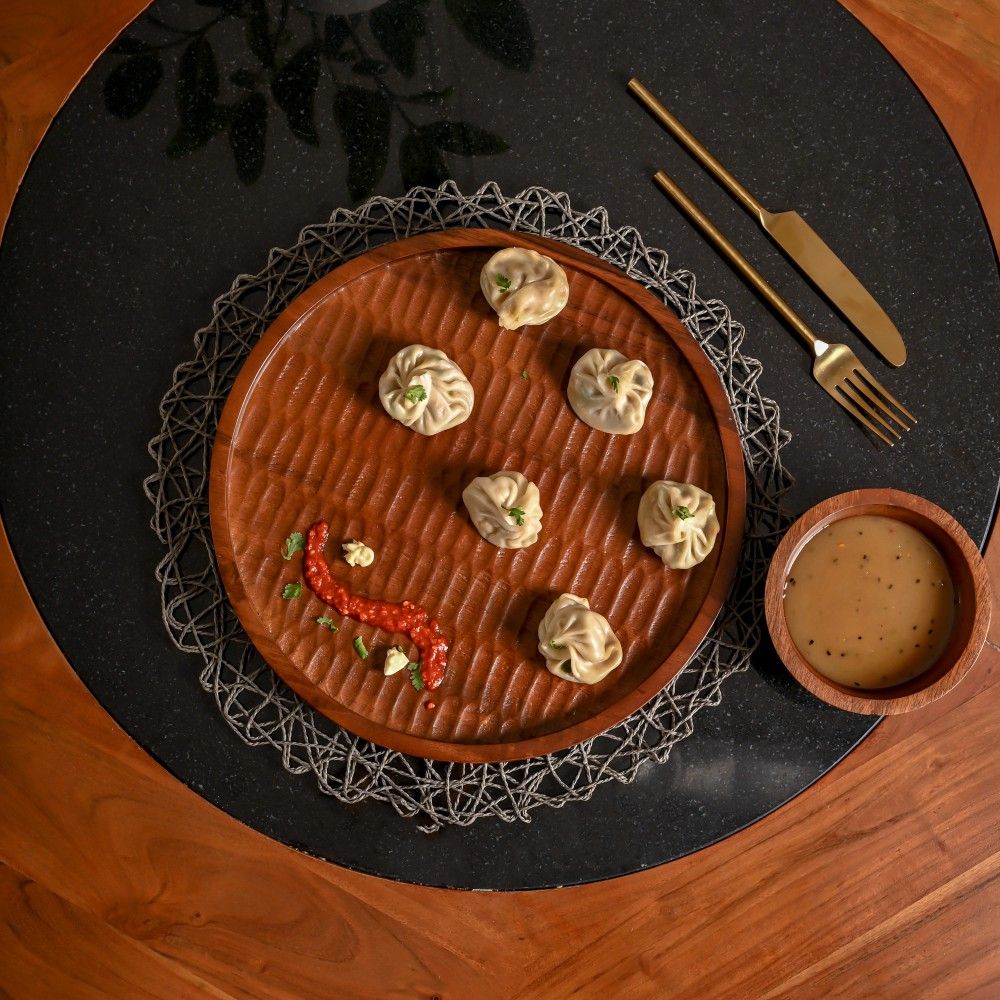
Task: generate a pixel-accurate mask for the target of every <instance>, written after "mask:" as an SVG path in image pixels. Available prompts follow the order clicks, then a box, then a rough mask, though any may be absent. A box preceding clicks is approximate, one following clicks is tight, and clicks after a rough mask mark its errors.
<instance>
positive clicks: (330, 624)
mask: <svg viewBox="0 0 1000 1000" xmlns="http://www.w3.org/2000/svg"><path fill="white" fill-rule="evenodd" d="M316 624H317V625H322V626H323V628H328V629H329V630H330V631H331V632H336V631H337V626H336V624H335V623H334V621H333V619H332V618H331V617H330V616H329V615H323V617H322V618H317V619H316Z"/></svg>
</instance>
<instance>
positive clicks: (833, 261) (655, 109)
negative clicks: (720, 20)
mask: <svg viewBox="0 0 1000 1000" xmlns="http://www.w3.org/2000/svg"><path fill="white" fill-rule="evenodd" d="M628 89H629V91H630V92H631V93H632V94H633V95H634V96H635V97H636V98H637V99H638V100H639V102H640V103H641V104H642V105H643V106H644V107H645V108H646V110H647V111H649V113H650V114H651V115H652V116H653V117H654V118H656V120H657V121H659V122H660V124H661V125H663V126H664V128H666V129H667V131H668V132H670V133H671V135H673V136H674V138H675V139H677V141H678V142H679V143H680V144H681V145H682V146H684V147H685V148H686V149H687V151H688V152H689V153H690V154H691V155H692V156H693V157H694V158H695V159H696V160H698V162H699V163H701V165H702V166H703V167H705V169H706V170H708V171H709V173H711V174H712V175H713V176H714V177H715V179H716V180H717V181H719V183H720V184H722V186H723V187H725V188H726V190H727V191H729V193H730V194H731V195H732V196H733V197H734V198H735V199H736V200H737V201H738V202H739V203H740V204H741V205H743V207H744V208H745V209H746V210H747V211H748V212H749V213H750V214H751V215H752V216H754V218H756V219H757V220H758V221H759V222H760V224H761V226H762V227H763V228H764V231H765V232H766V233H767V234H768V235H769V236H770V237H771V239H773V240H774V242H775V243H777V244H778V246H779V247H781V249H782V250H783V251H784V252H785V254H787V255H788V256H789V257H790V258H791V259H792V260H793V261H794V262H795V263H796V264H797V265H798V266H799V267H800V268H801V269H802V271H803V273H804V274H805V275H806V276H807V277H808V278H809V280H810V281H811V282H812V283H813V284H814V285H815V286H816V287H817V288H818V289H819V290H820V291H821V292H822V293H823V294H824V295H825V296H826V297H827V298H828V299H829V300H830V301H831V302H832V303H833V305H834V306H836V307H837V309H839V310H840V312H841V313H842V314H843V315H844V317H845V318H846V319H847V321H848V322H849V323H850V324H851V326H853V327H854V329H855V330H857V332H858V333H860V334H861V336H862V337H864V338H865V340H867V341H868V343H869V344H871V346H872V347H874V348H875V350H876V351H878V352H879V354H881V355H882V357H883V358H885V360H886V361H888V362H889V364H891V365H896V366H897V367H898V366H899V365H901V364H903V362H904V361H906V345H905V344H904V343H903V338H902V336H901V335H900V333H899V330H897V329H896V325H895V324H894V323H893V322H892V320H891V319H889V317H888V316H887V315H886V313H885V310H883V309H882V307H881V306H880V305H879V304H878V303H877V302H876V301H875V299H874V298H872V296H871V293H870V292H869V291H868V290H867V289H866V288H865V286H864V285H862V284H861V282H860V281H858V279H857V278H855V277H854V275H853V274H851V272H850V271H849V270H848V269H847V266H846V265H845V264H844V262H843V261H842V260H841V259H840V258H839V257H838V256H837V255H836V254H835V253H834V252H833V251H832V250H831V249H830V248H829V247H828V246H827V245H826V244H825V243H824V242H823V240H821V239H820V237H819V235H818V234H817V233H816V231H815V230H814V229H813V228H812V227H811V226H810V225H809V224H808V223H807V222H806V220H805V219H803V218H802V216H801V215H799V214H798V213H797V212H769V211H768V210H767V209H766V208H764V206H763V205H761V203H760V202H759V201H757V199H756V198H754V197H753V195H751V194H750V192H749V191H747V189H746V188H745V187H743V185H742V184H740V182H739V181H738V180H736V178H735V177H733V175H732V174H731V173H730V172H729V171H728V170H726V168H725V167H724V166H723V165H722V164H721V163H719V161H718V160H717V159H716V158H715V157H714V156H712V154H711V153H710V152H709V151H708V150H707V149H706V148H705V147H704V146H703V145H702V144H701V143H700V142H699V141H698V140H697V139H696V138H695V137H694V136H693V135H692V134H691V133H690V132H689V131H688V130H687V129H686V128H685V127H684V126H683V125H682V124H681V123H680V122H679V121H678V120H677V119H676V118H675V117H674V116H673V115H672V114H671V113H670V112H669V111H668V110H667V109H666V108H665V107H664V106H663V105H662V104H661V103H660V102H659V101H658V100H657V99H656V98H655V97H654V96H653V95H652V94H651V93H650V92H649V91H648V90H647V89H646V88H645V87H644V86H643V85H642V84H641V83H640V82H639V81H638V80H636V79H635V77H633V78H632V79H631V80H629V82H628Z"/></svg>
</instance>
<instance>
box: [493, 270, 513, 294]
mask: <svg viewBox="0 0 1000 1000" xmlns="http://www.w3.org/2000/svg"><path fill="white" fill-rule="evenodd" d="M493 278H494V280H495V281H496V283H497V288H499V289H500V291H501V292H509V291H510V278H508V277H507V275H506V274H495V275H494V276H493Z"/></svg>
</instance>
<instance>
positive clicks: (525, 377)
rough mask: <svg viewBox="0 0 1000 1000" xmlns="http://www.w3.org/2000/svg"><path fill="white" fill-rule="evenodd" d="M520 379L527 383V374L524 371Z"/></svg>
mask: <svg viewBox="0 0 1000 1000" xmlns="http://www.w3.org/2000/svg"><path fill="white" fill-rule="evenodd" d="M521 378H523V379H524V381H525V382H527V381H528V373H527V372H526V371H524V372H521Z"/></svg>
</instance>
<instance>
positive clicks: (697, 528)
mask: <svg viewBox="0 0 1000 1000" xmlns="http://www.w3.org/2000/svg"><path fill="white" fill-rule="evenodd" d="M718 534H719V520H718V518H717V517H716V516H715V501H714V500H713V499H712V494H711V493H706V492H705V491H704V490H700V489H698V487H697V486H692V485H691V484H690V483H672V482H670V481H669V480H666V479H661V480H659V481H658V482H655V483H653V485H652V486H650V487H649V489H648V490H646V492H645V493H643V495H642V499H641V500H640V501H639V536H640V537H641V538H642V544H643V545H648V546H649V547H650V548H651V549H652V550H653V551H654V552H655V553H656V554H657V555H658V556H659V557H660V558H661V559H662V560H663V561H664V563H665V564H666V565H667V566H669V567H670V568H671V569H690V568H691V567H692V566H696V565H697V564H698V563H700V562H701V561H702V560H703V559H704V558H705V557H706V556H707V555H708V554H709V552H711V551H712V546H714V545H715V539H716V538H717V537H718Z"/></svg>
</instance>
